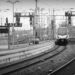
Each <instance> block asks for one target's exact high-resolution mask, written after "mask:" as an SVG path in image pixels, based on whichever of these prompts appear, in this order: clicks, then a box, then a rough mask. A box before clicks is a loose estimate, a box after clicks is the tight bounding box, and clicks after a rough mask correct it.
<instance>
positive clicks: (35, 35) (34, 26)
mask: <svg viewBox="0 0 75 75" xmlns="http://www.w3.org/2000/svg"><path fill="white" fill-rule="evenodd" d="M36 24H37V0H35V14H34V25H33V36H34V38H36V37H37V31H36Z"/></svg>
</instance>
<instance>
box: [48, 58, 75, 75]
mask: <svg viewBox="0 0 75 75" xmlns="http://www.w3.org/2000/svg"><path fill="white" fill-rule="evenodd" d="M74 60H75V57H74V58H72V59H71V60H69V61H68V62H67V63H65V64H64V65H62V66H60V67H59V68H57V69H55V70H54V71H52V72H51V73H49V74H48V75H55V74H56V73H57V72H58V71H60V70H62V69H63V68H65V67H66V66H68V65H69V64H71V63H72V62H73V61H74Z"/></svg>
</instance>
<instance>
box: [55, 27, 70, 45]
mask: <svg viewBox="0 0 75 75" xmlns="http://www.w3.org/2000/svg"><path fill="white" fill-rule="evenodd" d="M68 38H69V34H68V28H67V27H59V28H58V29H57V37H56V41H55V44H56V45H67V44H68Z"/></svg>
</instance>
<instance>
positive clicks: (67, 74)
mask: <svg viewBox="0 0 75 75" xmlns="http://www.w3.org/2000/svg"><path fill="white" fill-rule="evenodd" d="M74 65H75V57H73V58H72V59H71V60H69V61H68V62H67V63H65V64H64V65H62V66H60V67H58V68H57V69H55V70H54V71H53V72H51V73H50V74H48V75H75V66H74Z"/></svg>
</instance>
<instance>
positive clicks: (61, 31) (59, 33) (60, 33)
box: [58, 28, 67, 35]
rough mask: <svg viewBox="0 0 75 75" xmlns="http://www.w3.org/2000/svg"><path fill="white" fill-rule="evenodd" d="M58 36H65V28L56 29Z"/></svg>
mask: <svg viewBox="0 0 75 75" xmlns="http://www.w3.org/2000/svg"><path fill="white" fill-rule="evenodd" d="M58 35H67V28H58Z"/></svg>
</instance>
